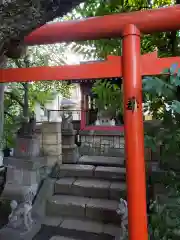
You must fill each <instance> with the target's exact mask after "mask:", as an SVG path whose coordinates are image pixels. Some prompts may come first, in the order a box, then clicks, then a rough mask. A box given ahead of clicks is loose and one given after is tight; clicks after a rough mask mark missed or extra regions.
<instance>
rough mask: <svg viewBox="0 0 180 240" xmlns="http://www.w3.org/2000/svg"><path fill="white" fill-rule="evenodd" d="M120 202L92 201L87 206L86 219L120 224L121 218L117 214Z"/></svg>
mask: <svg viewBox="0 0 180 240" xmlns="http://www.w3.org/2000/svg"><path fill="white" fill-rule="evenodd" d="M117 207H118V201H113V200H105V199H91V200H90V201H89V202H88V203H87V205H86V217H88V218H90V219H94V220H98V221H99V220H100V221H104V222H108V223H109V222H113V223H120V222H121V218H120V216H119V215H118V214H117V213H116V209H117Z"/></svg>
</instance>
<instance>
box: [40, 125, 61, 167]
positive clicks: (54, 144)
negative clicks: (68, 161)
mask: <svg viewBox="0 0 180 240" xmlns="http://www.w3.org/2000/svg"><path fill="white" fill-rule="evenodd" d="M41 132H42V152H43V156H44V157H45V160H46V164H47V166H49V167H51V166H53V165H54V164H55V163H59V164H62V145H61V123H58V122H45V123H43V124H42V127H41Z"/></svg>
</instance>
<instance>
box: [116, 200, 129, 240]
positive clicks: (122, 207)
mask: <svg viewBox="0 0 180 240" xmlns="http://www.w3.org/2000/svg"><path fill="white" fill-rule="evenodd" d="M116 212H117V214H118V215H120V216H121V231H120V235H119V236H117V237H116V238H115V240H125V239H128V230H127V218H128V205H127V201H126V200H124V199H122V198H120V201H119V205H118V208H117V210H116Z"/></svg>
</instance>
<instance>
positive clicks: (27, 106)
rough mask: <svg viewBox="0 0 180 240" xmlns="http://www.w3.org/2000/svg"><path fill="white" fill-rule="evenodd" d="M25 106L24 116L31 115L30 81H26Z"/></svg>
mask: <svg viewBox="0 0 180 240" xmlns="http://www.w3.org/2000/svg"><path fill="white" fill-rule="evenodd" d="M23 86H24V106H23V117H24V118H28V117H29V94H28V92H29V83H24V84H23Z"/></svg>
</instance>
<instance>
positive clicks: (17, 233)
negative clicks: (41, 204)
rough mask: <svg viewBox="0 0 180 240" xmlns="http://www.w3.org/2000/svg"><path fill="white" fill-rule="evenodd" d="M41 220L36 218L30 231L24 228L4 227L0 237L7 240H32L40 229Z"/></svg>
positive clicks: (0, 231)
mask: <svg viewBox="0 0 180 240" xmlns="http://www.w3.org/2000/svg"><path fill="white" fill-rule="evenodd" d="M40 229H41V221H40V220H39V219H36V220H34V224H33V226H32V229H31V230H30V231H27V230H25V229H23V228H17V229H13V228H10V227H7V226H6V227H4V228H2V229H1V230H0V239H6V240H12V239H13V240H32V239H33V237H34V236H35V235H36V234H37V233H38V232H39V231H40Z"/></svg>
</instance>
